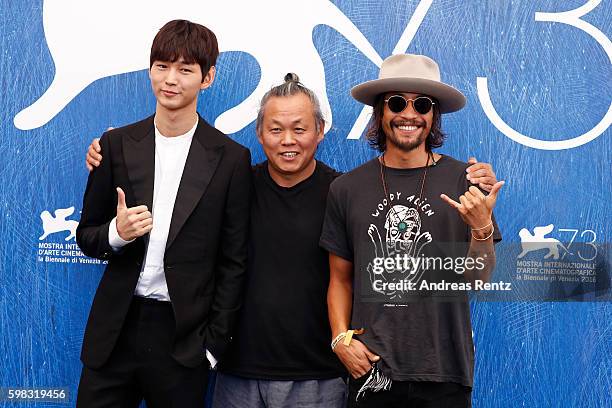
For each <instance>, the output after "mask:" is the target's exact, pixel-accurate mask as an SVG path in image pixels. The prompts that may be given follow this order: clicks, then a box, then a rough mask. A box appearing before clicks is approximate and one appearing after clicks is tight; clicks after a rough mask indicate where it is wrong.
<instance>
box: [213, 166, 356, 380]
mask: <svg viewBox="0 0 612 408" xmlns="http://www.w3.org/2000/svg"><path fill="white" fill-rule="evenodd" d="M338 175H339V173H338V172H336V171H335V170H333V169H331V168H329V167H328V166H326V165H325V164H323V163H321V162H317V166H316V169H315V172H314V173H313V174H312V176H310V177H309V178H308V179H306V180H304V181H302V182H301V183H299V184H297V185H295V186H293V187H290V188H284V187H280V186H279V185H278V184H276V183H275V182H274V181H273V180H272V178H271V177H270V174H269V172H268V163H267V162H264V163H261V164H259V165H257V166H255V167H254V169H253V182H254V189H253V190H254V197H253V200H252V206H251V232H250V234H251V239H250V245H249V267H248V273H247V281H248V282H247V285H246V288H247V290H246V293H245V298H244V304H243V307H242V310H241V313H240V317H239V321H238V324H237V327H236V331H235V335H234V339H233V341H232V343H231V345H230V349H229V351H228V353H227V355H226V356H225V359H224V361H223V362H222V364H221V367H220V368H221V370H222V371H223V372H226V373H229V374H233V375H238V376H242V377H247V378H254V379H263V380H311V379H329V378H335V377H339V376H342V375H346V372H345V370H344V367H343V366H342V364H341V363H340V360H338V358H337V357H336V356H335V354H333V352H332V351H331V348H330V346H329V345H330V342H331V329H330V327H329V319H328V317H327V287H328V285H329V261H328V253H327V252H326V251H325V250H323V249H322V248H321V247H319V237H320V236H321V228H322V226H323V219H324V216H325V206H326V201H327V194H328V191H329V185H330V184H331V182H332V181H333V180H334V179H335V178H336V177H337V176H338Z"/></svg>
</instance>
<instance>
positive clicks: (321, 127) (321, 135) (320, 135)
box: [317, 120, 325, 144]
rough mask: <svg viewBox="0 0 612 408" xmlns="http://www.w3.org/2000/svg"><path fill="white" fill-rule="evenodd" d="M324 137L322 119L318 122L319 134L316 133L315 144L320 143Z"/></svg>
mask: <svg viewBox="0 0 612 408" xmlns="http://www.w3.org/2000/svg"><path fill="white" fill-rule="evenodd" d="M324 138H325V121H324V120H322V121H321V123H320V124H319V134H318V135H317V144H319V143H321V142H322V141H323V139H324Z"/></svg>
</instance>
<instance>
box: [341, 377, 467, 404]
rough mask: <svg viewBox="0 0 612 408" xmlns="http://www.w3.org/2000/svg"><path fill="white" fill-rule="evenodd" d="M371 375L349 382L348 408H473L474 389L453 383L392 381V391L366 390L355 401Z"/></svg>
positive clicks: (351, 379)
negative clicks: (357, 399)
mask: <svg viewBox="0 0 612 408" xmlns="http://www.w3.org/2000/svg"><path fill="white" fill-rule="evenodd" d="M368 375H369V373H368V374H366V375H364V376H363V377H361V378H358V379H356V380H355V379H353V378H350V379H349V401H348V407H349V408H381V407H384V408H471V406H472V389H471V388H470V387H465V386H463V385H461V384H457V383H451V382H429V381H393V384H392V385H391V389H390V390H389V391H378V392H371V391H366V392H365V394H363V395H362V396H360V398H359V401H355V399H356V397H357V393H358V392H359V389H360V388H361V386H362V385H363V383H364V382H365V381H366V379H367V378H368Z"/></svg>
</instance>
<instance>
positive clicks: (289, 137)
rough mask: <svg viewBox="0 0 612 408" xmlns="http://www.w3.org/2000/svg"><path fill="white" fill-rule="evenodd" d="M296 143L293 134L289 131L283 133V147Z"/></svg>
mask: <svg viewBox="0 0 612 408" xmlns="http://www.w3.org/2000/svg"><path fill="white" fill-rule="evenodd" d="M294 143H295V138H294V137H293V132H291V131H289V130H287V131H285V132H283V134H282V136H281V144H283V145H292V144H294Z"/></svg>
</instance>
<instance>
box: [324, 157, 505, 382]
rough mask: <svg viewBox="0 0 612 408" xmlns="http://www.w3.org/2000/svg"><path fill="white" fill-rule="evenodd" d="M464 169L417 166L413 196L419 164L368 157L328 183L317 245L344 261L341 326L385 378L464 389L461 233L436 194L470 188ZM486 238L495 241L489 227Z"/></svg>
mask: <svg viewBox="0 0 612 408" xmlns="http://www.w3.org/2000/svg"><path fill="white" fill-rule="evenodd" d="M467 167H468V165H467V164H466V163H462V162H459V161H457V160H455V159H453V158H451V157H449V156H442V157H441V159H440V160H438V162H437V164H436V165H435V166H430V167H428V168H427V175H426V177H425V182H424V187H423V193H422V196H421V198H420V199H419V195H420V192H421V185H422V183H423V176H424V172H425V168H424V167H423V168H415V169H393V168H388V167H386V168H384V171H381V167H380V163H379V161H378V159H374V160H371V161H369V162H367V163H366V164H364V165H362V166H360V167H358V168H356V169H355V170H353V171H351V172H350V173H348V174H345V175H343V176H341V177H339V178H338V179H336V181H334V183H332V185H331V187H330V194H329V197H328V205H327V211H326V217H325V223H324V226H323V232H322V235H321V240H320V244H321V246H322V247H323V248H325V249H327V250H328V251H329V252H331V253H334V254H336V255H338V256H340V257H342V258H344V259H347V260H349V261H351V262H352V263H353V268H354V285H353V310H352V318H351V328H364V329H365V333H364V334H363V335H361V336H359V337H358V338H359V340H361V341H363V342H364V344H366V346H367V347H368V348H370V349H371V350H372V351H373V352H374V353H376V354H378V355H380V356H381V362H380V363H379V365H378V366H379V368H380V369H381V371H382V372H383V374H385V375H386V376H387V377H389V378H391V379H392V380H394V381H436V382H456V383H460V384H463V385H465V386H472V381H473V373H474V346H473V343H472V329H471V324H470V310H469V303H468V301H467V300H468V299H467V291H466V290H464V289H465V288H466V280H465V279H464V278H463V275H462V272H464V271H465V266H466V265H469V261H467V260H466V255H467V251H468V248H469V242H470V239H471V238H470V236H471V235H470V234H471V232H470V229H469V227H468V226H467V225H466V224H465V222H463V220H462V219H461V217H460V216H459V213H458V212H457V210H456V209H454V208H451V207H450V206H449V205H448V204H447V203H446V202H444V201H442V199H441V198H440V194H442V193H444V194H446V195H447V196H449V197H450V198H452V199H454V200H456V201H459V196H460V195H462V194H464V193H465V192H466V191H467V189H468V188H469V187H470V184H469V182H468V180H467V179H466V172H465V169H466V168H467ZM381 173H382V174H381ZM383 175H384V179H385V180H386V185H387V194H388V195H387V196H385V190H384V188H383V182H382V178H383ZM494 238H495V239H496V240H499V239H501V235H500V233H499V229H498V228H497V226H496V225H495V235H494ZM466 262H468V264H466ZM470 266H472V267H473V266H475V262H474V261H472V264H471V265H470ZM434 284H435V286H434ZM440 285H443V286H440ZM451 285H453V286H451Z"/></svg>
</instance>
